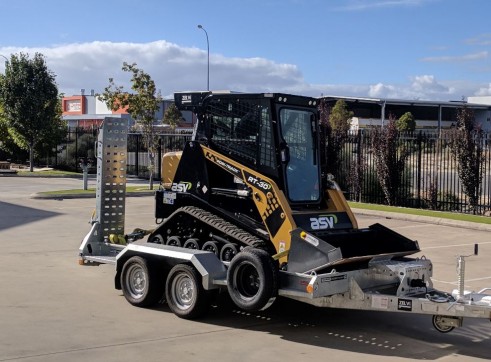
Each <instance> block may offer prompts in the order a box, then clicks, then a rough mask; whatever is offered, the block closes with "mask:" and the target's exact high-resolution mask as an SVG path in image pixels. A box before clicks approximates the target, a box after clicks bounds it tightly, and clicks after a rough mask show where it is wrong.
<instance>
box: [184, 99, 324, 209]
mask: <svg viewBox="0 0 491 362" xmlns="http://www.w3.org/2000/svg"><path fill="white" fill-rule="evenodd" d="M175 100H176V105H177V107H178V108H179V109H187V110H192V111H193V112H194V113H195V114H196V115H197V118H198V122H197V124H196V128H195V131H194V135H193V139H194V141H197V142H199V143H202V144H204V145H206V146H207V147H210V148H211V149H213V150H216V151H218V152H220V153H221V154H223V155H225V156H227V157H230V158H231V159H233V160H235V161H237V162H239V163H240V164H242V165H244V166H246V167H247V168H249V169H250V170H252V172H253V174H258V175H264V176H267V177H268V178H270V179H272V180H274V181H275V182H276V184H277V185H278V187H279V188H280V189H281V190H283V192H284V194H285V196H286V197H287V199H288V201H289V203H290V204H291V205H292V206H294V207H299V208H302V207H303V206H307V207H308V205H319V204H320V203H321V199H322V192H321V187H320V184H321V182H320V181H321V180H320V177H321V172H320V163H319V160H320V157H319V136H318V132H317V128H318V125H317V119H318V118H317V100H315V99H314V98H309V97H302V96H293V95H285V94H272V93H260V94H243V93H212V92H201V93H190V94H180V93H176V95H175ZM216 174H219V173H214V172H210V173H209V175H210V177H213V175H216ZM211 181H212V180H211ZM223 182H225V181H224V178H223V177H220V178H219V179H217V180H215V183H218V184H220V183H223ZM212 183H213V182H212ZM220 186H221V187H225V186H226V185H224V184H222V185H220Z"/></svg>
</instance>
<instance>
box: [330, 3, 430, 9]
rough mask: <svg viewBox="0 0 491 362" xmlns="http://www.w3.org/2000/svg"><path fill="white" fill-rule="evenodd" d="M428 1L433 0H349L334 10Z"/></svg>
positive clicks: (412, 4) (416, 4)
mask: <svg viewBox="0 0 491 362" xmlns="http://www.w3.org/2000/svg"><path fill="white" fill-rule="evenodd" d="M429 1H434V0H377V1H366V0H351V1H348V3H347V4H346V5H343V6H340V7H338V8H336V10H339V11H363V10H367V9H378V8H391V7H401V6H404V7H407V6H419V5H422V4H423V3H425V2H429Z"/></svg>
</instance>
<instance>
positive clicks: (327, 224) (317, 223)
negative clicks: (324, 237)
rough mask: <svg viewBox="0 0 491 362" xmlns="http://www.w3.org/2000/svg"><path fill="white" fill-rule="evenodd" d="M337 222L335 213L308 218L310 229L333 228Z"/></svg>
mask: <svg viewBox="0 0 491 362" xmlns="http://www.w3.org/2000/svg"><path fill="white" fill-rule="evenodd" d="M337 222H338V218H337V216H336V215H319V217H311V218H310V227H311V229H312V230H324V229H333V228H334V225H335V224H337Z"/></svg>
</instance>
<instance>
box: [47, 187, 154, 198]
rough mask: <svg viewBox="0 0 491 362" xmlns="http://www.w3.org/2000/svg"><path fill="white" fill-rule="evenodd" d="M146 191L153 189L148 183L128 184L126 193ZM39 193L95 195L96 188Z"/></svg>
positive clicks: (49, 194)
mask: <svg viewBox="0 0 491 362" xmlns="http://www.w3.org/2000/svg"><path fill="white" fill-rule="evenodd" d="M158 188H159V185H154V186H153V191H155V190H158ZM145 192H152V190H149V188H148V185H136V186H134V185H133V186H128V185H126V193H127V194H131V193H145ZM38 195H40V196H63V195H74V196H76V195H94V196H95V189H94V188H89V189H87V190H82V189H71V190H56V191H44V192H39V193H38Z"/></svg>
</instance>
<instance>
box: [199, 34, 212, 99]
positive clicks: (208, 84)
mask: <svg viewBox="0 0 491 362" xmlns="http://www.w3.org/2000/svg"><path fill="white" fill-rule="evenodd" d="M198 28H199V29H201V30H203V31H204V32H205V34H206V46H207V48H208V78H207V79H208V82H207V83H206V84H207V90H210V41H209V40H208V32H207V31H206V29H205V28H203V26H202V25H198Z"/></svg>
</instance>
